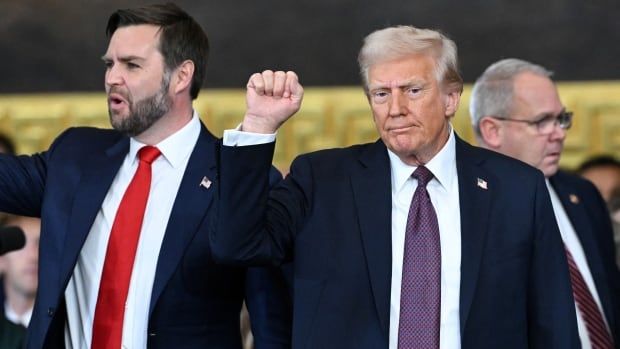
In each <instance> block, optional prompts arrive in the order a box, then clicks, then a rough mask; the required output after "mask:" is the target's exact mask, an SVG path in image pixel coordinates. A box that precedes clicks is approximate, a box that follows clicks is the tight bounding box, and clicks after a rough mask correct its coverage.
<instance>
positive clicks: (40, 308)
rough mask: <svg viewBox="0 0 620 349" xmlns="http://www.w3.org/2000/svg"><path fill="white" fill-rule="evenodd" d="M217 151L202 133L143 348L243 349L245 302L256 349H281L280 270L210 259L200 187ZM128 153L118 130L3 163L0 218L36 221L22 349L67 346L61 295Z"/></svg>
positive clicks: (285, 326)
mask: <svg viewBox="0 0 620 349" xmlns="http://www.w3.org/2000/svg"><path fill="white" fill-rule="evenodd" d="M217 144H218V140H217V139H216V138H215V137H213V136H212V135H211V134H210V133H209V132H208V131H207V129H206V128H205V127H204V126H202V128H201V132H200V136H199V139H198V142H197V144H196V146H195V147H194V150H193V151H192V154H191V156H190V159H189V162H188V165H187V168H186V170H185V173H184V175H183V179H182V182H181V185H180V187H179V191H178V193H177V196H176V199H175V202H174V206H173V208H172V212H171V214H170V218H169V221H168V225H167V227H166V232H165V235H164V239H163V242H162V246H161V250H160V253H159V257H158V259H157V261H156V262H157V267H156V268H157V269H156V274H155V280H154V284H153V287H152V296H151V302H150V309H149V320H148V344H147V345H148V347H149V348H231V349H232V348H234V349H239V348H240V347H241V339H240V331H239V314H240V309H241V304H242V302H243V299H244V298H245V299H246V301H247V303H248V308H249V311H250V315H251V320H252V325H253V329H254V335H255V338H256V342H257V348H272V347H273V348H286V347H288V346H290V344H289V342H290V338H289V337H290V328H289V327H290V316H289V311H290V309H289V307H288V306H289V304H287V295H288V291H287V290H286V288H285V284H284V282H283V280H282V278H281V275H280V274H279V273H280V271H279V270H275V269H274V270H266V269H255V270H246V269H245V268H237V267H227V266H221V265H217V264H215V263H214V261H213V259H212V256H211V247H210V244H209V237H208V233H207V225H208V222H209V220H210V218H209V213H210V212H211V203H212V197H213V194H212V193H213V190H212V189H208V188H205V187H204V186H200V185H199V184H200V183H201V180H202V178H203V177H204V176H207V177H208V178H215V175H216V161H215V159H216V155H217V151H216V145H217ZM128 149H129V138H127V137H126V136H124V135H122V134H120V133H118V132H116V131H113V130H101V129H92V128H74V129H70V130H68V131H66V132H65V133H63V134H62V135H61V136H60V137H59V138H58V139H56V140H55V142H54V143H53V144H52V146H51V147H50V149H49V150H48V151H46V152H43V153H41V154H36V155H33V156H20V157H15V156H7V155H0V210H1V211H7V212H12V213H16V214H19V215H26V216H40V217H41V218H42V223H41V239H40V252H39V288H38V293H37V298H36V302H35V307H34V311H33V315H32V320H31V322H30V326H29V334H28V340H27V347H28V348H42V347H45V348H59V347H63V346H64V326H65V322H66V308H65V306H64V304H65V302H64V292H65V288H66V286H67V283H68V281H69V278H70V277H71V275H72V273H73V270H74V267H75V264H76V261H77V258H78V256H79V253H80V250H81V249H82V245H83V244H84V241H85V239H86V236H87V234H88V232H89V231H90V228H91V226H92V224H93V221H94V219H95V217H96V215H97V212H98V211H99V209H100V207H101V203H102V201H103V199H104V198H105V195H106V193H107V192H108V188H109V187H110V185H111V183H112V181H113V179H114V177H115V176H116V173H117V172H118V170H119V168H120V166H121V164H122V162H123V159H124V157H125V156H126V154H127V152H128ZM154 262H155V261H154ZM246 280H247V281H246Z"/></svg>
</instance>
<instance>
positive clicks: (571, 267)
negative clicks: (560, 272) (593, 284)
mask: <svg viewBox="0 0 620 349" xmlns="http://www.w3.org/2000/svg"><path fill="white" fill-rule="evenodd" d="M564 250H565V251H566V260H567V261H568V271H569V272H570V281H571V286H572V287H573V297H575V302H576V303H577V309H579V313H580V314H581V318H582V319H583V321H584V322H585V324H586V329H587V330H588V337H589V338H590V343H592V349H613V347H614V346H613V341H612V339H611V335H610V334H609V331H607V327H606V326H605V322H604V321H603V316H602V314H601V311H600V310H599V308H598V305H596V302H595V301H594V298H593V297H592V293H590V289H589V288H588V285H587V284H586V282H585V281H584V279H583V276H582V275H581V272H579V269H578V268H577V264H575V260H574V259H573V255H572V254H571V253H570V251H569V250H568V249H567V248H566V246H564Z"/></svg>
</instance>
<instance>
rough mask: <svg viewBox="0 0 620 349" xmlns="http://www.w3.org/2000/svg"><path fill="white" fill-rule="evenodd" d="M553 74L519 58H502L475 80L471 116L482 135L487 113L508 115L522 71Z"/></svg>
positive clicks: (477, 134)
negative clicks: (515, 82)
mask: <svg viewBox="0 0 620 349" xmlns="http://www.w3.org/2000/svg"><path fill="white" fill-rule="evenodd" d="M525 72H527V73H532V74H535V75H540V76H544V77H551V76H552V75H553V72H551V71H549V70H547V69H546V68H544V67H543V66H540V65H538V64H534V63H530V62H528V61H524V60H521V59H517V58H507V59H502V60H500V61H498V62H495V63H493V64H491V65H490V66H489V67H488V68H487V69H486V70H485V71H484V73H482V75H481V76H480V77H479V78H478V80H476V83H474V87H473V89H472V91H471V98H470V101H469V116H470V117H471V124H472V127H473V128H474V131H475V132H476V136H477V137H478V138H480V137H481V134H480V119H482V118H483V117H485V116H499V117H508V116H509V115H510V113H511V111H512V107H513V105H512V104H513V97H514V96H513V93H514V88H513V85H514V83H513V82H514V78H515V77H516V76H517V75H519V74H521V73H525Z"/></svg>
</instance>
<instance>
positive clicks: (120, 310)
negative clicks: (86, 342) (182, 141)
mask: <svg viewBox="0 0 620 349" xmlns="http://www.w3.org/2000/svg"><path fill="white" fill-rule="evenodd" d="M160 154H161V153H160V152H159V149H157V148H155V147H152V146H145V147H142V148H141V149H140V150H139V151H138V157H139V159H140V162H139V164H138V169H137V170H136V174H135V175H134V176H133V179H132V180H131V182H130V183H129V186H128V187H127V190H126V191H125V194H124V195H123V199H122V200H121V203H120V205H119V206H118V210H117V212H116V217H115V218H114V224H113V225H112V232H111V233H110V240H109V241H108V248H107V251H106V256H105V262H104V264H103V273H102V275H101V283H100V284H99V295H98V296H97V307H96V309H95V320H94V322H93V339H92V345H91V348H92V349H106V348H120V347H121V339H122V336H123V317H124V314H125V302H126V301H127V293H128V291H129V280H130V279H131V270H132V269H133V262H134V259H135V257H136V248H137V246H138V240H139V238H140V230H141V228H142V220H143V219H144V210H145V208H146V202H147V199H148V197H149V191H150V188H151V163H153V161H155V159H157V157H158V156H159V155H160Z"/></svg>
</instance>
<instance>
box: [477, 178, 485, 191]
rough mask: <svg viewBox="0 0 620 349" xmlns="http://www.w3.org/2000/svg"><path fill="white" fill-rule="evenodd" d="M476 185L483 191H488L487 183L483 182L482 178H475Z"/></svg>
mask: <svg viewBox="0 0 620 349" xmlns="http://www.w3.org/2000/svg"><path fill="white" fill-rule="evenodd" d="M476 184H477V185H478V186H479V187H480V188H482V189H484V190H487V189H488V188H487V181H485V180H484V179H482V178H477V180H476Z"/></svg>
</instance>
